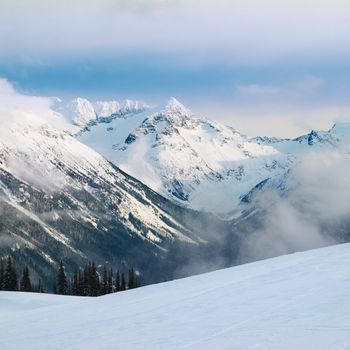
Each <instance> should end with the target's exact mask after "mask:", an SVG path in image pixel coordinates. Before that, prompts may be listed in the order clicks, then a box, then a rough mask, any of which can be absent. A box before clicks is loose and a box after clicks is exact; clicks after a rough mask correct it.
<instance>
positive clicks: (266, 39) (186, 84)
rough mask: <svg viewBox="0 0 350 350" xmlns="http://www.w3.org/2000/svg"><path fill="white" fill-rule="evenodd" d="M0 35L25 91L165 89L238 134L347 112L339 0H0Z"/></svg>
mask: <svg viewBox="0 0 350 350" xmlns="http://www.w3.org/2000/svg"><path fill="white" fill-rule="evenodd" d="M0 42H1V46H0V76H1V77H3V78H7V79H8V80H9V81H11V82H12V83H13V84H14V86H15V87H16V88H17V89H18V90H19V91H21V92H23V93H27V94H34V95H42V96H50V95H55V96H60V97H64V98H70V97H73V96H77V95H79V96H86V97H88V98H91V99H102V98H104V99H111V98H117V99H123V98H138V99H143V100H145V101H146V102H150V103H153V104H158V103H162V102H164V100H166V99H168V98H169V97H171V96H176V97H177V98H178V99H180V100H181V101H183V102H184V103H185V104H186V105H187V106H189V107H190V108H191V109H192V110H194V111H195V112H196V113H198V114H201V115H204V116H206V117H211V118H214V119H218V120H221V121H223V122H225V123H227V124H230V125H233V126H234V127H236V128H238V129H241V130H243V131H244V132H247V133H250V134H261V133H264V134H270V135H271V134H276V135H281V136H294V135H297V134H298V133H302V132H304V131H307V130H308V129H310V128H327V127H329V126H330V125H331V124H332V123H333V122H335V121H338V120H349V121H350V103H349V97H350V96H349V95H350V74H348V72H349V68H350V63H349V62H350V60H349V59H350V5H348V3H347V2H346V1H342V0H333V1H322V0H321V1H314V0H310V1H308V2H307V3H306V2H305V1H303V2H302V1H298V0H294V1H289V0H285V1H275V0H266V1H264V2H262V1H259V0H245V1H243V0H230V1H229V0H216V1H206V0H203V1H200V2H199V1H195V0H186V1H185V0H173V1H171V0H148V1H142V0H114V1H112V0H100V1H94V0H91V1H82V0H71V1H68V0H62V1H60V2H59V3H58V2H56V1H41V0H32V1H30V3H29V2H28V1H24V0H11V1H10V0H2V1H1V12H0Z"/></svg>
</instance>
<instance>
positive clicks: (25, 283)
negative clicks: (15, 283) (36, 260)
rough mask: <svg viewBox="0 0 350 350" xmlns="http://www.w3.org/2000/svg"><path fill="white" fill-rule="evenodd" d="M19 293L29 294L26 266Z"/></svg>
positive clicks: (29, 282)
mask: <svg viewBox="0 0 350 350" xmlns="http://www.w3.org/2000/svg"><path fill="white" fill-rule="evenodd" d="M21 291H23V292H31V291H32V284H31V281H30V276H29V269H28V267H27V266H26V267H25V268H24V270H23V274H22V279H21Z"/></svg>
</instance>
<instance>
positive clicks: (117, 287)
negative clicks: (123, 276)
mask: <svg viewBox="0 0 350 350" xmlns="http://www.w3.org/2000/svg"><path fill="white" fill-rule="evenodd" d="M114 290H115V291H116V292H120V291H121V281H120V272H119V270H117V272H116V274H115V283H114Z"/></svg>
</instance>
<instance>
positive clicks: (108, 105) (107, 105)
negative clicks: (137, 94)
mask: <svg viewBox="0 0 350 350" xmlns="http://www.w3.org/2000/svg"><path fill="white" fill-rule="evenodd" d="M148 108H150V107H149V106H148V105H147V104H145V103H143V102H141V101H132V100H125V101H123V102H119V101H95V102H90V101H89V100H87V99H85V98H82V97H77V98H75V99H73V100H72V101H69V102H64V101H62V100H60V99H58V100H57V102H56V104H55V105H54V106H53V109H54V110H55V111H57V112H59V113H61V114H62V115H64V116H65V117H66V118H68V120H71V121H72V123H73V124H74V125H76V126H78V127H79V128H83V127H88V126H89V125H92V124H94V123H97V122H98V121H101V120H102V121H106V120H105V118H107V120H108V118H113V117H120V116H124V115H128V114H137V113H139V112H142V111H144V110H146V109H148Z"/></svg>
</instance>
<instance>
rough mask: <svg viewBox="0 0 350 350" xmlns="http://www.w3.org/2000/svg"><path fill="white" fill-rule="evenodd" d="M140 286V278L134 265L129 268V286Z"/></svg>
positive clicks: (130, 287) (131, 287)
mask: <svg viewBox="0 0 350 350" xmlns="http://www.w3.org/2000/svg"><path fill="white" fill-rule="evenodd" d="M138 287H140V282H139V278H138V276H137V274H136V272H135V269H134V268H133V267H132V268H131V269H129V277H128V288H129V289H134V288H138Z"/></svg>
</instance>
